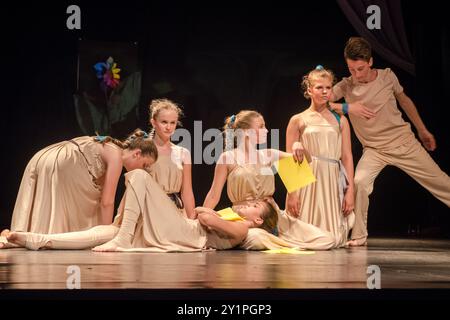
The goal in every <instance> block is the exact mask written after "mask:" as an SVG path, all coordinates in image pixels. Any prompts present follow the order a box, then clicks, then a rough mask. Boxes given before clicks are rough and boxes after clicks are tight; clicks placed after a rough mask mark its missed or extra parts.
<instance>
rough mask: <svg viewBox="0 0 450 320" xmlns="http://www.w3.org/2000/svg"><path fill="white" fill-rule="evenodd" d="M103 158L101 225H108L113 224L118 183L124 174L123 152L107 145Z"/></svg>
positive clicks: (102, 154)
mask: <svg viewBox="0 0 450 320" xmlns="http://www.w3.org/2000/svg"><path fill="white" fill-rule="evenodd" d="M101 156H102V159H103V161H105V163H106V172H105V180H104V184H103V188H102V197H101V203H100V208H101V209H100V210H101V224H105V225H107V224H111V223H112V218H113V213H114V201H115V197H116V190H117V183H118V182H119V178H120V174H121V173H122V151H121V150H119V149H118V148H115V147H112V146H108V145H107V144H106V145H104V146H103V149H102V152H101Z"/></svg>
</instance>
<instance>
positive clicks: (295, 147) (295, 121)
mask: <svg viewBox="0 0 450 320" xmlns="http://www.w3.org/2000/svg"><path fill="white" fill-rule="evenodd" d="M303 127H304V125H303V121H302V119H301V118H300V117H299V116H293V117H292V118H291V119H290V120H289V124H288V126H287V129H286V151H287V152H289V153H292V155H293V156H294V160H295V161H297V162H302V161H303V156H304V154H305V150H304V148H303V145H302V143H301V142H300V134H301V132H302V131H303Z"/></svg>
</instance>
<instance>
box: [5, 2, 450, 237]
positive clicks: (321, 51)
mask: <svg viewBox="0 0 450 320" xmlns="http://www.w3.org/2000/svg"><path fill="white" fill-rule="evenodd" d="M70 4H77V5H79V6H80V8H81V30H68V29H67V28H66V19H67V17H68V16H69V15H68V14H66V8H67V6H68V5H70ZM402 5H403V15H404V20H405V27H406V31H407V36H408V41H409V45H410V48H411V50H412V52H413V55H414V58H415V60H416V70H417V72H416V73H417V74H416V76H415V77H414V76H411V75H409V74H407V73H406V72H403V71H402V70H400V69H398V68H396V67H395V66H392V65H390V64H389V63H387V62H386V61H384V60H383V59H382V58H380V57H378V56H377V55H376V54H375V55H374V59H375V67H378V68H384V67H391V68H392V69H393V70H394V71H395V72H396V74H397V76H398V78H399V79H400V82H401V83H402V85H403V86H404V88H405V92H406V93H407V94H408V95H409V96H410V97H411V98H412V99H413V101H414V102H415V103H416V105H417V108H418V110H419V113H420V115H421V116H422V119H423V120H424V122H425V124H426V125H427V127H428V129H429V130H430V132H432V133H433V134H434V135H435V137H436V140H437V145H438V148H437V150H436V151H434V152H433V153H432V157H433V158H434V159H435V160H436V162H437V163H438V164H439V165H440V166H441V168H442V169H443V170H444V171H446V172H450V159H449V153H448V152H447V150H449V148H450V142H449V141H448V137H449V136H450V128H449V127H450V126H449V118H448V117H447V115H448V111H447V109H448V108H449V107H450V105H449V103H448V93H449V92H450V71H449V60H448V59H445V58H444V59H443V57H445V54H446V53H448V52H449V29H448V22H447V21H445V14H446V13H445V11H444V10H443V9H442V8H441V4H440V3H439V2H436V3H433V2H430V1H427V2H426V3H421V4H418V3H416V2H413V1H403V2H402ZM2 13H3V17H4V19H2V22H1V23H2V25H1V33H2V38H1V39H2V41H3V44H2V49H1V56H2V60H1V64H2V76H1V79H2V80H1V81H2V103H1V104H2V113H3V115H2V117H1V120H0V121H1V122H0V124H1V125H0V130H1V135H2V150H3V151H2V152H3V156H2V157H1V158H2V168H3V170H2V171H3V172H2V175H1V181H2V182H1V186H2V187H1V198H0V199H1V201H0V227H2V228H3V227H8V226H9V223H10V220H11V215H12V210H13V207H14V202H15V196H16V193H17V190H18V187H19V184H20V181H21V175H22V173H23V170H24V168H25V166H26V164H27V162H28V160H29V159H30V158H31V157H32V156H33V154H34V153H35V152H37V151H38V150H39V149H41V148H43V147H45V146H47V145H49V144H51V143H54V142H57V141H61V140H64V139H68V138H72V137H75V136H79V135H83V133H82V132H81V129H80V127H79V125H78V123H77V120H76V116H75V108H74V102H73V94H74V93H76V85H77V59H78V43H79V41H80V40H79V39H80V38H81V39H83V40H90V41H109V42H117V43H123V42H127V43H134V42H137V43H138V63H139V66H140V68H141V70H142V74H143V81H142V88H143V89H142V98H141V102H140V107H139V117H137V118H133V119H128V121H127V125H126V126H125V125H118V126H116V127H114V128H113V133H114V135H116V136H117V137H123V136H124V135H125V134H126V133H128V132H129V131H131V130H132V129H134V128H135V127H141V128H147V121H148V110H147V106H148V103H149V102H150V100H151V99H153V98H158V97H167V98H169V99H173V100H174V101H176V102H178V103H179V104H181V105H182V106H183V107H184V111H185V114H186V117H185V118H184V119H182V121H183V124H184V127H185V128H186V129H188V130H191V129H192V128H193V121H194V120H202V121H203V128H204V129H205V128H211V127H215V128H219V127H221V126H222V124H223V120H224V118H225V117H226V116H227V115H230V114H233V113H237V112H238V111H239V110H240V109H256V110H258V111H260V112H261V113H262V114H263V115H264V116H265V120H266V125H267V127H268V128H269V129H271V128H272V129H274V128H278V129H280V133H281V140H280V142H281V146H280V147H281V148H282V149H284V147H285V145H284V144H285V140H284V139H285V128H286V126H287V123H288V121H289V118H290V117H291V116H292V115H293V114H295V113H298V112H300V111H302V110H304V109H305V108H306V107H308V102H307V101H306V100H305V99H304V98H303V96H302V93H301V92H300V90H299V81H300V79H301V77H302V76H303V75H304V74H305V73H306V72H308V71H309V70H310V69H312V68H314V67H315V66H316V65H317V64H322V65H324V66H325V67H328V68H331V69H333V70H334V71H335V73H336V75H337V76H338V79H340V78H341V77H343V76H347V75H348V71H347V69H346V66H345V63H344V60H343V57H342V56H343V47H344V44H345V42H346V40H347V39H348V38H349V37H350V36H355V35H357V34H356V32H355V31H354V29H353V27H352V26H351V25H350V23H349V22H348V21H347V18H346V17H345V16H344V15H343V13H342V11H341V10H340V8H339V7H338V5H337V3H336V2H335V1H331V0H330V1H320V2H309V3H308V2H299V3H296V2H293V1H285V2H281V1H278V2H256V1H255V2H245V5H243V4H242V3H239V2H233V1H210V2H197V1H196V2H193V1H189V2H184V1H183V2H182V1H179V2H173V1H160V2H151V3H150V2H147V1H146V2H132V1H126V2H122V3H121V4H115V3H111V2H98V3H95V4H94V3H91V2H79V1H77V2H72V3H58V4H55V3H50V4H48V5H47V6H45V7H44V6H43V4H41V3H39V4H21V3H20V4H19V3H17V4H16V5H14V6H12V5H10V6H9V7H7V8H4V9H3V10H2ZM106 58H107V57H105V59H106ZM119 64H120V62H119ZM161 88H163V89H161ZM92 134H94V133H92ZM206 144H207V143H205V144H204V145H206ZM353 152H354V157H355V165H356V163H357V160H358V159H359V157H360V155H361V145H360V144H359V142H358V141H357V139H356V138H355V137H354V136H353ZM213 172H214V167H213V166H208V165H205V164H202V165H195V166H194V167H193V188H194V193H195V197H196V202H197V205H200V204H202V202H203V200H204V197H205V196H206V193H207V192H208V189H209V187H210V183H211V181H212V178H213ZM284 190H285V189H284V187H283V185H282V184H281V181H280V180H279V178H277V193H276V194H275V198H276V200H277V202H278V203H279V204H280V205H281V207H284V197H285V191H284ZM122 191H123V186H122V188H121V189H119V196H120V193H121V192H122ZM227 205H228V201H227V199H226V195H225V192H224V194H223V200H222V202H221V204H220V207H224V206H227ZM417 231H420V235H421V236H433V237H449V236H450V215H449V209H448V208H447V207H446V206H445V205H444V204H442V203H441V202H439V201H438V200H436V199H435V198H434V197H433V196H432V195H431V194H429V193H428V191H426V190H425V189H423V188H422V187H421V186H419V185H418V184H417V183H415V182H414V181H413V180H412V179H411V178H410V177H408V176H407V175H406V174H405V173H403V172H402V171H400V170H397V169H395V168H391V167H388V168H386V169H385V170H384V171H383V172H382V173H381V174H380V175H379V177H378V178H377V180H376V181H375V188H374V192H373V194H372V196H371V204H370V209H369V232H370V234H371V235H407V234H409V235H415V234H416V233H417Z"/></svg>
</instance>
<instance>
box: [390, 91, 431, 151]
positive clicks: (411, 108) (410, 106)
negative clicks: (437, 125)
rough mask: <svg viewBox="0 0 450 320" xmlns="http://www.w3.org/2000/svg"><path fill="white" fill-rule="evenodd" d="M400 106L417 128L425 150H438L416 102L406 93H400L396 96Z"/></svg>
mask: <svg viewBox="0 0 450 320" xmlns="http://www.w3.org/2000/svg"><path fill="white" fill-rule="evenodd" d="M395 97H396V98H397V100H398V103H399V104H400V106H401V108H402V109H403V110H404V111H405V113H406V115H407V116H408V118H409V119H410V120H411V122H412V123H413V124H414V127H416V130H417V134H418V135H419V138H420V140H421V141H422V143H423V145H424V146H425V148H426V149H427V150H429V151H433V150H435V149H436V140H435V139H434V136H433V135H432V134H431V133H430V132H429V131H428V130H427V128H426V127H425V124H424V123H423V121H422V118H421V117H420V115H419V112H418V111H417V108H416V106H415V105H414V102H413V101H412V100H411V99H410V98H409V97H408V96H407V95H406V94H405V93H404V92H400V93H397V94H396V95H395Z"/></svg>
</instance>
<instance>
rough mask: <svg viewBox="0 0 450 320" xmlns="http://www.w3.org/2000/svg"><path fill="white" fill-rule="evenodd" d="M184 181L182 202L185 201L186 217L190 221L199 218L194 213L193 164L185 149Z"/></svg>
mask: <svg viewBox="0 0 450 320" xmlns="http://www.w3.org/2000/svg"><path fill="white" fill-rule="evenodd" d="M183 152H184V155H183V181H182V184H181V200H182V201H183V205H184V209H185V210H186V215H187V217H188V218H189V219H195V218H196V217H197V215H196V213H195V212H194V208H195V198H194V192H193V191H192V164H191V155H190V153H189V151H188V150H185V149H183Z"/></svg>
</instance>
